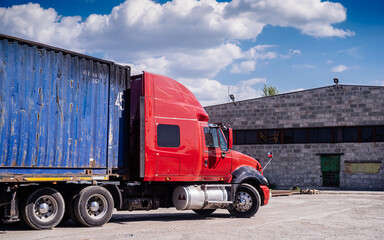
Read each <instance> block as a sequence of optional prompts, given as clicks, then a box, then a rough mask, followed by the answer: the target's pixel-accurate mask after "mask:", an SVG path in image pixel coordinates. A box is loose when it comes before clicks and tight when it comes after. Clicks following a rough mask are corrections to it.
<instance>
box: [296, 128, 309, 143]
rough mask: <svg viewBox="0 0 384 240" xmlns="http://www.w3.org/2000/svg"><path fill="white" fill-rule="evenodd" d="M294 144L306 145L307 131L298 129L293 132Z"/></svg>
mask: <svg viewBox="0 0 384 240" xmlns="http://www.w3.org/2000/svg"><path fill="white" fill-rule="evenodd" d="M293 142H294V143H307V129H305V128H300V129H294V130H293Z"/></svg>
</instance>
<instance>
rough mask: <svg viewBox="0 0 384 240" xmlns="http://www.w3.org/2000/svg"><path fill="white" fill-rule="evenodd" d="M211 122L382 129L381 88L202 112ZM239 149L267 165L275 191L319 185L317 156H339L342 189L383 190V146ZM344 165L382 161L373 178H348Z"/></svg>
mask: <svg viewBox="0 0 384 240" xmlns="http://www.w3.org/2000/svg"><path fill="white" fill-rule="evenodd" d="M205 110H206V111H207V113H208V114H209V116H210V122H225V123H229V124H230V125H231V126H232V127H233V129H234V130H245V129H279V128H308V127H343V126H370V125H384V87H368V86H350V85H343V86H339V87H335V86H329V87H323V88H318V89H311V90H306V91H300V92H294V93H287V94H279V95H275V96H271V97H264V98H256V99H251V100H245V101H241V102H237V103H236V105H234V104H233V103H228V104H221V105H216V106H209V107H205ZM234 150H238V151H240V152H243V153H245V154H248V155H250V156H252V157H254V158H257V159H259V160H260V162H261V163H262V165H265V163H266V161H267V158H266V157H267V152H268V151H272V152H273V153H274V159H273V161H272V163H271V164H270V166H269V167H268V168H267V169H266V170H265V176H266V177H267V178H268V179H269V180H270V182H271V183H273V184H274V185H275V186H276V187H277V188H288V187H292V186H294V185H297V186H299V187H315V188H320V187H321V186H322V178H321V165H320V156H319V155H318V154H320V153H328V154H330V153H338V154H343V155H341V156H340V168H341V172H340V188H342V189H371V190H373V189H381V190H384V143H335V144H323V143H322V144H263V145H262V144H257V145H237V146H234ZM345 161H359V162H364V161H367V162H370V161H380V162H381V166H380V172H379V173H375V174H373V173H372V174H363V173H356V174H351V173H346V172H345Z"/></svg>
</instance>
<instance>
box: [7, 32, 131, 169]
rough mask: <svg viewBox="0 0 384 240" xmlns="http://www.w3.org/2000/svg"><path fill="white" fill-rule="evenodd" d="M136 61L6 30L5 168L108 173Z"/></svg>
mask: <svg viewBox="0 0 384 240" xmlns="http://www.w3.org/2000/svg"><path fill="white" fill-rule="evenodd" d="M129 76H130V69H129V67H124V66H119V65H116V64H114V63H113V62H109V61H104V60H101V59H97V58H92V57H89V56H85V55H82V54H77V53H74V52H70V51H65V50H62V49H57V48H54V47H50V46H46V45H43V44H38V43H33V42H28V41H25V40H21V39H16V38H13V37H9V36H5V35H0V111H1V112H0V173H1V174H2V175H7V174H64V175H65V174H83V173H92V174H109V173H110V172H111V170H112V169H114V168H118V167H119V161H118V158H119V129H120V127H119V124H121V123H119V119H120V118H121V115H122V111H123V107H124V104H123V93H124V91H125V90H126V89H127V88H128V86H129Z"/></svg>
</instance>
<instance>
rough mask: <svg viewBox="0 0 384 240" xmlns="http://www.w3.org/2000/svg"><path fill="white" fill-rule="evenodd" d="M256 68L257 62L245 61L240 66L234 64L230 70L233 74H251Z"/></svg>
mask: <svg viewBox="0 0 384 240" xmlns="http://www.w3.org/2000/svg"><path fill="white" fill-rule="evenodd" d="M255 68H256V61H243V62H241V63H240V64H237V63H235V64H233V65H232V68H231V70H230V72H231V73H249V72H252V71H254V70H255Z"/></svg>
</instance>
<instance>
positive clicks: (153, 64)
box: [0, 0, 354, 103]
mask: <svg viewBox="0 0 384 240" xmlns="http://www.w3.org/2000/svg"><path fill="white" fill-rule="evenodd" d="M345 19H346V9H345V8H344V7H343V6H342V5H341V4H339V3H331V2H321V1H320V0H268V1H267V0H233V1H232V2H230V3H227V2H217V1H216V0H200V1H199V0H173V1H169V2H167V3H165V4H159V3H156V2H155V1H151V0H127V1H125V2H124V3H122V4H120V5H118V6H116V7H114V8H113V10H112V11H111V13H110V14H106V15H98V14H92V15H90V16H89V17H87V18H86V19H84V20H82V19H81V17H79V16H71V17H62V16H60V15H59V14H58V13H57V12H56V11H55V10H54V9H52V8H49V9H44V8H42V7H41V6H40V5H39V4H32V3H29V4H25V5H15V6H13V7H10V8H0V22H1V24H0V32H1V33H4V34H9V35H14V36H17V37H22V38H27V39H30V40H35V41H39V42H43V43H46V44H51V45H54V46H58V47H62V48H67V49H70V50H74V51H80V52H85V53H88V54H94V53H97V55H98V56H102V55H105V57H106V58H108V59H110V60H114V61H116V62H125V63H130V65H131V66H133V70H134V71H137V72H141V71H139V70H146V71H152V72H155V73H160V74H165V75H168V76H170V77H173V78H176V79H179V78H180V77H183V78H185V79H195V81H194V82H204V83H207V84H208V85H207V86H214V87H211V88H212V89H221V88H227V86H226V85H222V84H220V82H218V81H216V80H212V79H213V78H215V76H216V75H217V74H218V73H219V72H220V71H222V70H224V69H228V70H229V71H230V72H232V73H249V72H253V71H255V69H256V67H257V66H258V64H259V63H260V62H262V61H269V60H272V59H283V60H284V59H286V58H290V57H292V56H295V55H299V54H301V51H300V50H298V49H290V50H289V51H288V53H286V54H281V53H278V52H277V51H273V50H272V49H273V48H274V47H276V46H275V45H256V46H253V47H251V48H249V49H244V47H243V48H242V47H241V42H242V40H255V39H256V38H257V37H258V36H259V34H260V33H261V32H262V30H263V28H264V27H265V26H267V25H273V26H281V27H293V28H297V29H299V30H301V32H302V33H303V34H308V35H311V36H315V37H347V36H353V34H354V33H353V32H351V31H350V30H343V29H338V28H335V27H333V24H336V23H340V22H343V21H345ZM190 86H191V87H194V88H195V92H197V93H199V94H200V95H199V96H201V97H202V98H204V97H205V98H210V99H211V100H210V101H211V102H212V103H213V101H216V103H217V102H220V101H222V100H223V99H222V97H221V95H222V94H220V95H217V96H216V95H215V94H213V93H210V96H208V95H209V94H208V95H207V96H205V95H204V94H206V93H207V91H205V89H204V88H205V87H206V86H205V85H196V84H190ZM245 86H246V85H245V84H244V82H243V83H241V82H239V83H238V84H235V85H233V86H231V89H232V88H233V89H234V91H236V97H237V98H238V97H239V98H242V97H245V96H248V97H249V96H255V95H257V94H258V91H257V90H255V89H253V88H250V89H248V90H250V91H249V92H247V91H245V90H246V87H245ZM248 87H249V86H248ZM198 88H200V89H198ZM212 99H215V100H212ZM225 100H226V97H224V101H225Z"/></svg>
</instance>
